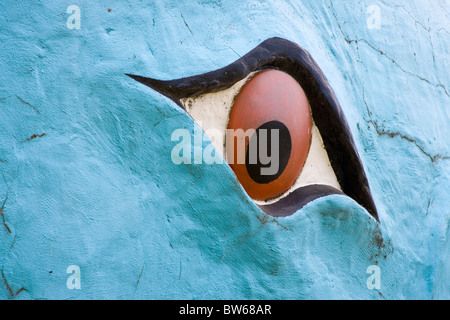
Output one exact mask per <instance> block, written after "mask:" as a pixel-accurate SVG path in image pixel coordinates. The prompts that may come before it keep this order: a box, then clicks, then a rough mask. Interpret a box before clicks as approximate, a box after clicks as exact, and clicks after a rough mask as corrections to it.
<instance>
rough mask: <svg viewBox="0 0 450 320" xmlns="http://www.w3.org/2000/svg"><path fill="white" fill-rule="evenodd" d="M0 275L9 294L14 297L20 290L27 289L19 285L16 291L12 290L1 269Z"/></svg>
mask: <svg viewBox="0 0 450 320" xmlns="http://www.w3.org/2000/svg"><path fill="white" fill-rule="evenodd" d="M1 276H2V279H3V283H4V284H5V287H6V289H7V290H8V292H9V295H10V296H11V297H12V298H14V297H15V296H17V295H18V294H19V293H21V292H22V291H27V289H25V288H24V287H21V288H20V289H19V290H17V291H16V292H14V290H13V288H12V287H11V286H10V285H9V283H8V281H7V280H6V277H5V274H4V272H3V270H1Z"/></svg>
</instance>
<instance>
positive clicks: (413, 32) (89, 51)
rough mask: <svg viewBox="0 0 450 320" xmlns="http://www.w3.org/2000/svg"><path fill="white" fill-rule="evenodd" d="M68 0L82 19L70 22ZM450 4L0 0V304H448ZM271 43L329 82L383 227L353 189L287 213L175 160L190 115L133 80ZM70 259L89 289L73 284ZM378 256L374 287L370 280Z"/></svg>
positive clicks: (219, 173) (232, 181)
mask: <svg viewBox="0 0 450 320" xmlns="http://www.w3.org/2000/svg"><path fill="white" fill-rule="evenodd" d="M73 4H75V5H78V6H79V7H80V9H81V28H80V29H68V28H67V26H66V20H67V19H68V17H69V16H70V14H68V13H66V9H67V7H69V6H70V5H73ZM370 5H377V6H378V7H379V9H380V18H381V25H380V28H379V29H369V28H368V25H367V19H368V18H369V17H370V13H368V11H367V8H368V7H369V6H370ZM108 8H110V9H111V10H108ZM449 11H450V9H449V7H448V2H446V1H445V0H436V1H400V0H396V1H372V0H370V1H331V0H328V1H296V3H295V4H290V3H288V2H285V1H278V0H277V1H265V2H261V1H227V0H223V1H220V0H217V1H137V0H136V1H81V0H79V1H72V0H70V1H66V0H64V1H49V0H48V1H30V0H28V1H21V2H19V1H13V0H3V1H2V2H1V3H0V70H1V76H0V171H1V176H0V204H1V205H2V206H1V217H0V271H1V273H0V276H1V278H2V279H0V297H1V298H2V299H11V298H14V299H45V298H47V299H91V298H95V299H110V298H115V299H116V298H117V299H133V298H134V299H148V298H151V299H155V298H158V299H159V298H161V299H168V298H170V299H172V298H186V299H201V298H203V299H209V298H218V299H222V298H238V299H247V298H254V299H259V298H264V299H267V298H268V299H272V298H273V299H286V298H295V299H315V298H322V299H323V298H332V299H336V298H337V299H339V298H344V299H372V298H373V299H383V298H386V299H404V298H414V299H436V298H441V299H442V298H446V299H448V298H450V284H449V283H450V279H449V276H450V242H449V237H450V234H449V224H450V220H449V219H450V209H449V208H450V200H449V199H450V198H449V191H450V142H449V139H450V138H449V137H450V126H449V122H450V106H449V104H450V103H449V102H450V83H449V82H450V81H449V72H448V68H449V52H450V34H449V33H450V26H449V23H448V22H449ZM272 36H279V37H283V38H286V39H288V40H291V41H294V42H296V43H298V44H300V45H301V46H303V47H304V48H305V49H307V50H308V51H309V52H310V53H311V54H312V56H313V57H314V59H315V60H316V61H317V62H318V64H319V65H320V66H321V68H322V70H323V71H324V73H325V75H326V76H327V78H328V80H329V82H330V84H331V86H332V87H333V89H334V91H335V93H336V95H337V97H338V99H339V100H340V103H341V105H342V108H343V110H344V112H345V113H346V117H347V120H348V122H349V126H350V128H351V130H352V133H353V135H354V138H355V140H356V144H357V147H358V151H359V153H360V155H361V158H362V161H363V163H364V166H365V168H366V171H367V175H368V179H369V183H370V186H371V189H372V193H373V197H374V200H375V202H376V205H377V207H378V210H379V216H380V223H379V224H377V223H375V222H374V220H373V219H371V218H370V216H369V214H368V213H367V212H366V211H365V210H364V209H363V208H361V207H360V206H359V205H358V204H356V203H355V202H354V201H352V200H350V199H349V198H346V197H343V196H331V197H327V198H323V199H319V200H316V201H314V202H312V203H310V204H309V205H307V206H306V207H304V208H303V209H302V210H300V211H299V212H297V213H296V214H294V215H292V216H290V217H287V218H277V219H274V218H272V217H269V216H266V215H264V214H263V213H262V212H261V211H260V210H259V209H258V208H257V207H256V206H255V205H254V204H253V202H252V201H251V200H250V199H249V198H248V197H247V196H246V194H245V192H244V191H243V189H242V188H241V187H240V185H239V184H238V182H237V180H236V178H235V176H234V174H233V172H232V171H231V170H230V168H229V167H228V166H227V165H225V164H223V165H175V164H173V163H172V161H171V158H170V154H171V149H172V148H173V146H174V144H175V143H174V142H172V141H171V140H170V136H171V133H172V132H173V130H175V129H177V128H188V129H189V130H191V131H193V128H194V123H193V121H192V120H191V119H190V118H189V116H187V115H186V114H185V113H184V112H182V111H181V110H180V109H179V108H178V107H177V106H176V105H175V104H174V103H173V102H172V101H170V100H168V99H166V98H164V97H162V96H161V95H159V94H157V93H156V92H154V91H152V90H150V89H149V88H147V87H145V86H143V85H141V84H139V83H137V82H135V81H133V80H132V79H130V78H128V77H126V76H125V75H124V74H125V73H137V74H142V75H146V76H150V77H155V78H160V79H174V78H179V77H183V76H190V75H194V74H199V73H203V72H206V71H211V70H215V69H217V68H220V67H223V66H225V65H227V64H229V63H231V62H233V61H234V60H236V59H237V58H239V57H240V56H242V55H244V54H245V53H247V52H248V51H249V50H251V49H252V48H253V47H255V46H256V45H258V44H259V43H260V42H261V41H263V40H265V39H266V38H269V37H272ZM205 144H207V143H206V142H205ZM70 265H77V266H79V267H80V275H81V278H80V279H81V289H72V290H71V289H69V288H68V287H67V285H66V281H67V278H68V277H69V276H70V274H68V273H66V270H67V268H68V267H69V266H70ZM370 265H378V266H379V267H380V271H381V287H380V289H374V290H370V289H368V287H367V285H366V281H367V278H368V277H369V276H370V274H368V273H366V270H367V267H369V266H370Z"/></svg>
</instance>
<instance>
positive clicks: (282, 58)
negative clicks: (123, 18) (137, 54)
mask: <svg viewBox="0 0 450 320" xmlns="http://www.w3.org/2000/svg"><path fill="white" fill-rule="evenodd" d="M264 69H278V70H280V71H284V72H286V73H288V74H289V75H291V76H292V77H293V78H294V79H295V80H296V81H297V82H298V83H299V84H300V86H301V87H302V88H303V89H304V91H305V93H306V96H307V97H308V100H309V103H310V106H311V111H312V116H313V118H314V121H315V123H316V125H317V127H318V129H319V130H320V132H321V134H322V139H323V143H324V146H325V148H326V150H327V152H328V156H329V159H330V162H331V165H332V167H333V169H334V172H335V173H336V176H337V178H338V181H339V183H340V185H341V187H342V191H343V192H344V193H345V194H346V195H348V196H349V197H351V198H353V199H354V200H355V201H356V202H358V203H359V204H360V205H362V206H363V207H365V208H366V209H367V211H369V213H370V214H371V215H372V216H373V217H374V218H375V219H376V220H378V214H377V210H376V207H375V203H374V201H373V199H372V196H371V193H370V188H369V184H368V180H367V177H366V174H365V172H364V169H363V165H362V162H361V159H360V157H359V155H358V152H357V151H356V146H355V143H354V141H353V138H352V135H351V132H350V129H349V127H348V124H347V121H346V119H345V116H344V112H343V111H342V109H341V107H340V105H339V102H338V100H337V98H336V96H335V94H334V92H333V90H332V89H331V86H330V85H329V83H328V81H327V79H326V77H325V75H324V74H323V72H322V70H321V69H320V67H319V66H318V65H317V63H316V62H315V61H314V59H313V58H312V57H311V55H310V54H309V53H308V52H307V51H306V50H305V49H303V48H301V47H300V46H299V45H297V44H295V43H293V42H290V41H288V40H286V39H282V38H278V37H275V38H270V39H267V40H265V41H264V42H262V43H261V44H260V45H258V46H257V47H256V48H254V49H253V50H251V51H250V52H249V53H247V54H246V55H245V56H243V57H242V58H240V59H239V60H237V61H235V62H233V63H231V64H230V65H228V66H226V67H223V68H221V69H218V70H215V71H211V72H208V73H204V74H201V75H197V76H192V77H187V78H181V79H175V80H169V81H165V80H156V79H151V78H146V77H142V76H136V75H131V74H127V75H128V76H130V77H131V78H133V79H135V80H136V81H138V82H141V83H143V84H144V85H147V86H149V87H151V88H153V89H154V90H156V91H158V92H159V93H161V94H163V95H165V96H167V97H169V98H170V99H172V100H173V101H174V102H175V103H176V104H177V105H178V106H180V107H181V108H183V109H184V106H183V104H182V103H181V99H183V98H188V97H192V96H199V95H201V94H206V93H212V92H217V91H222V90H224V89H227V88H229V87H231V86H232V85H233V84H235V83H236V82H238V81H240V80H242V79H244V78H245V77H247V76H248V75H249V74H250V73H251V72H254V71H260V70H264Z"/></svg>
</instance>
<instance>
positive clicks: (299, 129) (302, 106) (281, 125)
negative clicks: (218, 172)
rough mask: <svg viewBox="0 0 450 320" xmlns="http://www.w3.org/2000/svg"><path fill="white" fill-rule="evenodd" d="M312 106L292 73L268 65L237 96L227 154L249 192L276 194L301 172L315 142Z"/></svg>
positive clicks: (263, 195)
mask: <svg viewBox="0 0 450 320" xmlns="http://www.w3.org/2000/svg"><path fill="white" fill-rule="evenodd" d="M311 125H312V124H311V112H310V108H309V104H308V100H307V98H306V95H305V93H304V92H303V89H302V88H301V87H300V85H299V84H298V82H297V81H295V80H294V79H293V78H292V77H291V76H290V75H288V74H286V73H284V72H281V71H278V70H267V71H263V72H260V73H258V74H257V75H255V76H254V77H253V78H252V79H251V80H250V81H249V82H247V83H246V84H245V85H244V86H243V88H242V90H241V91H240V92H239V94H238V96H237V97H236V101H235V103H234V105H233V108H232V110H231V113H230V118H229V121H228V127H227V129H228V130H227V135H228V134H229V133H230V132H234V134H233V135H231V137H230V136H229V135H228V136H227V145H226V150H227V160H228V162H229V163H230V166H231V168H232V169H233V171H234V172H235V174H236V176H237V178H238V180H239V182H240V183H241V184H242V186H243V187H244V189H245V190H246V191H247V193H248V195H249V196H250V197H251V198H253V199H255V200H269V199H271V198H275V197H277V196H279V195H281V194H283V193H284V192H286V191H287V190H289V188H290V187H291V186H292V185H293V184H294V182H295V180H296V179H297V178H298V176H299V174H300V172H301V170H302V168H303V166H304V164H305V161H306V157H307V155H308V152H309V147H310V144H311Z"/></svg>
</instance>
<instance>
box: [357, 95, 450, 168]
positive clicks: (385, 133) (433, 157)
mask: <svg viewBox="0 0 450 320" xmlns="http://www.w3.org/2000/svg"><path fill="white" fill-rule="evenodd" d="M362 96H363V102H364V105H365V106H366V110H367V114H368V116H369V118H370V119H369V120H367V119H365V118H364V117H363V118H364V120H365V121H366V122H367V123H370V124H372V125H373V127H374V128H375V131H376V132H377V134H378V135H379V136H388V137H390V138H394V137H399V138H401V139H403V140H406V141H408V142H410V143H412V144H414V145H415V146H416V147H417V148H418V149H419V150H420V151H421V152H422V153H423V154H424V155H426V156H427V157H428V158H429V159H430V161H431V162H432V163H435V162H436V161H437V160H450V157H449V156H443V155H441V154H436V155H432V154H430V153H429V152H427V151H426V150H425V149H424V148H423V147H422V146H421V145H420V144H419V143H418V142H417V140H415V139H413V138H411V137H408V136H406V135H404V134H401V133H400V132H398V131H389V130H386V129H385V128H380V126H379V125H378V122H377V121H375V120H373V119H372V118H371V116H372V112H371V111H370V109H369V105H368V104H367V101H366V95H365V90H364V87H363V89H362Z"/></svg>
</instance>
